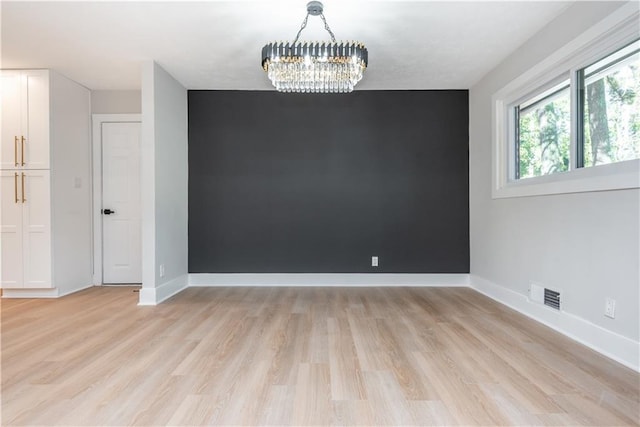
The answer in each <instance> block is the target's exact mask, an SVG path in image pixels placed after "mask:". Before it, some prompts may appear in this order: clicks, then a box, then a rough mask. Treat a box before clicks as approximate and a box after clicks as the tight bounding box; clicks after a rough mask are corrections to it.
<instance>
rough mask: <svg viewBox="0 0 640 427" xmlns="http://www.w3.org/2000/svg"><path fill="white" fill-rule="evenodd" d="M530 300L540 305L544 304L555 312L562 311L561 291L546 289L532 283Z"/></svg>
mask: <svg viewBox="0 0 640 427" xmlns="http://www.w3.org/2000/svg"><path fill="white" fill-rule="evenodd" d="M529 300H530V301H531V302H535V303H538V304H544V305H546V306H548V307H551V308H553V309H555V310H560V291H555V290H553V289H549V288H545V287H544V286H542V285H540V284H538V283H535V282H531V283H530V286H529Z"/></svg>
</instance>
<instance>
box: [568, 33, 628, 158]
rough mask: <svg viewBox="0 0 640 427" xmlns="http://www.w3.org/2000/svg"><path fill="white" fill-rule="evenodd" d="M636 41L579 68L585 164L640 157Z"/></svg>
mask: <svg viewBox="0 0 640 427" xmlns="http://www.w3.org/2000/svg"><path fill="white" fill-rule="evenodd" d="M638 45H640V43H639V42H636V43H634V44H632V45H630V46H628V47H626V48H624V49H622V50H620V51H618V52H616V53H614V54H613V55H610V56H609V57H607V58H605V59H604V60H602V61H599V62H597V63H595V64H593V65H591V66H590V67H587V68H585V69H584V70H581V71H580V72H579V73H580V77H581V79H582V80H583V81H584V83H583V87H582V88H581V89H582V90H583V94H584V101H583V103H582V104H583V115H584V116H583V117H584V122H583V123H584V128H583V141H584V157H583V162H584V163H583V165H584V166H594V165H601V164H606V163H613V162H620V161H624V160H631V159H637V158H639V157H640V70H639V69H638V67H639V66H640V53H639V52H638Z"/></svg>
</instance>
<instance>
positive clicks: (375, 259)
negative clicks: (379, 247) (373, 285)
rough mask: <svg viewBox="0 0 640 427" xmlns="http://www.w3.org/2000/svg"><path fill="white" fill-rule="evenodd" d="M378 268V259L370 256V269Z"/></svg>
mask: <svg viewBox="0 0 640 427" xmlns="http://www.w3.org/2000/svg"><path fill="white" fill-rule="evenodd" d="M377 266H378V257H377V256H372V257H371V267H377Z"/></svg>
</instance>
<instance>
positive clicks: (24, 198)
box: [22, 173, 27, 203]
mask: <svg viewBox="0 0 640 427" xmlns="http://www.w3.org/2000/svg"><path fill="white" fill-rule="evenodd" d="M26 201H27V198H26V197H25V195H24V173H23V174H22V203H24V202H26Z"/></svg>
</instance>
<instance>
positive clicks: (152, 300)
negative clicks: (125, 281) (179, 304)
mask: <svg viewBox="0 0 640 427" xmlns="http://www.w3.org/2000/svg"><path fill="white" fill-rule="evenodd" d="M188 285H189V277H188V275H187V274H182V275H180V276H178V277H176V278H174V279H171V280H169V281H167V282H164V283H163V284H161V285H160V286H157V287H155V288H145V287H142V288H140V299H139V300H138V305H157V304H160V303H161V302H162V301H164V300H166V299H169V298H171V297H172V296H174V295H175V294H177V293H178V292H180V291H182V290H184V289H186V288H187V286H188Z"/></svg>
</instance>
